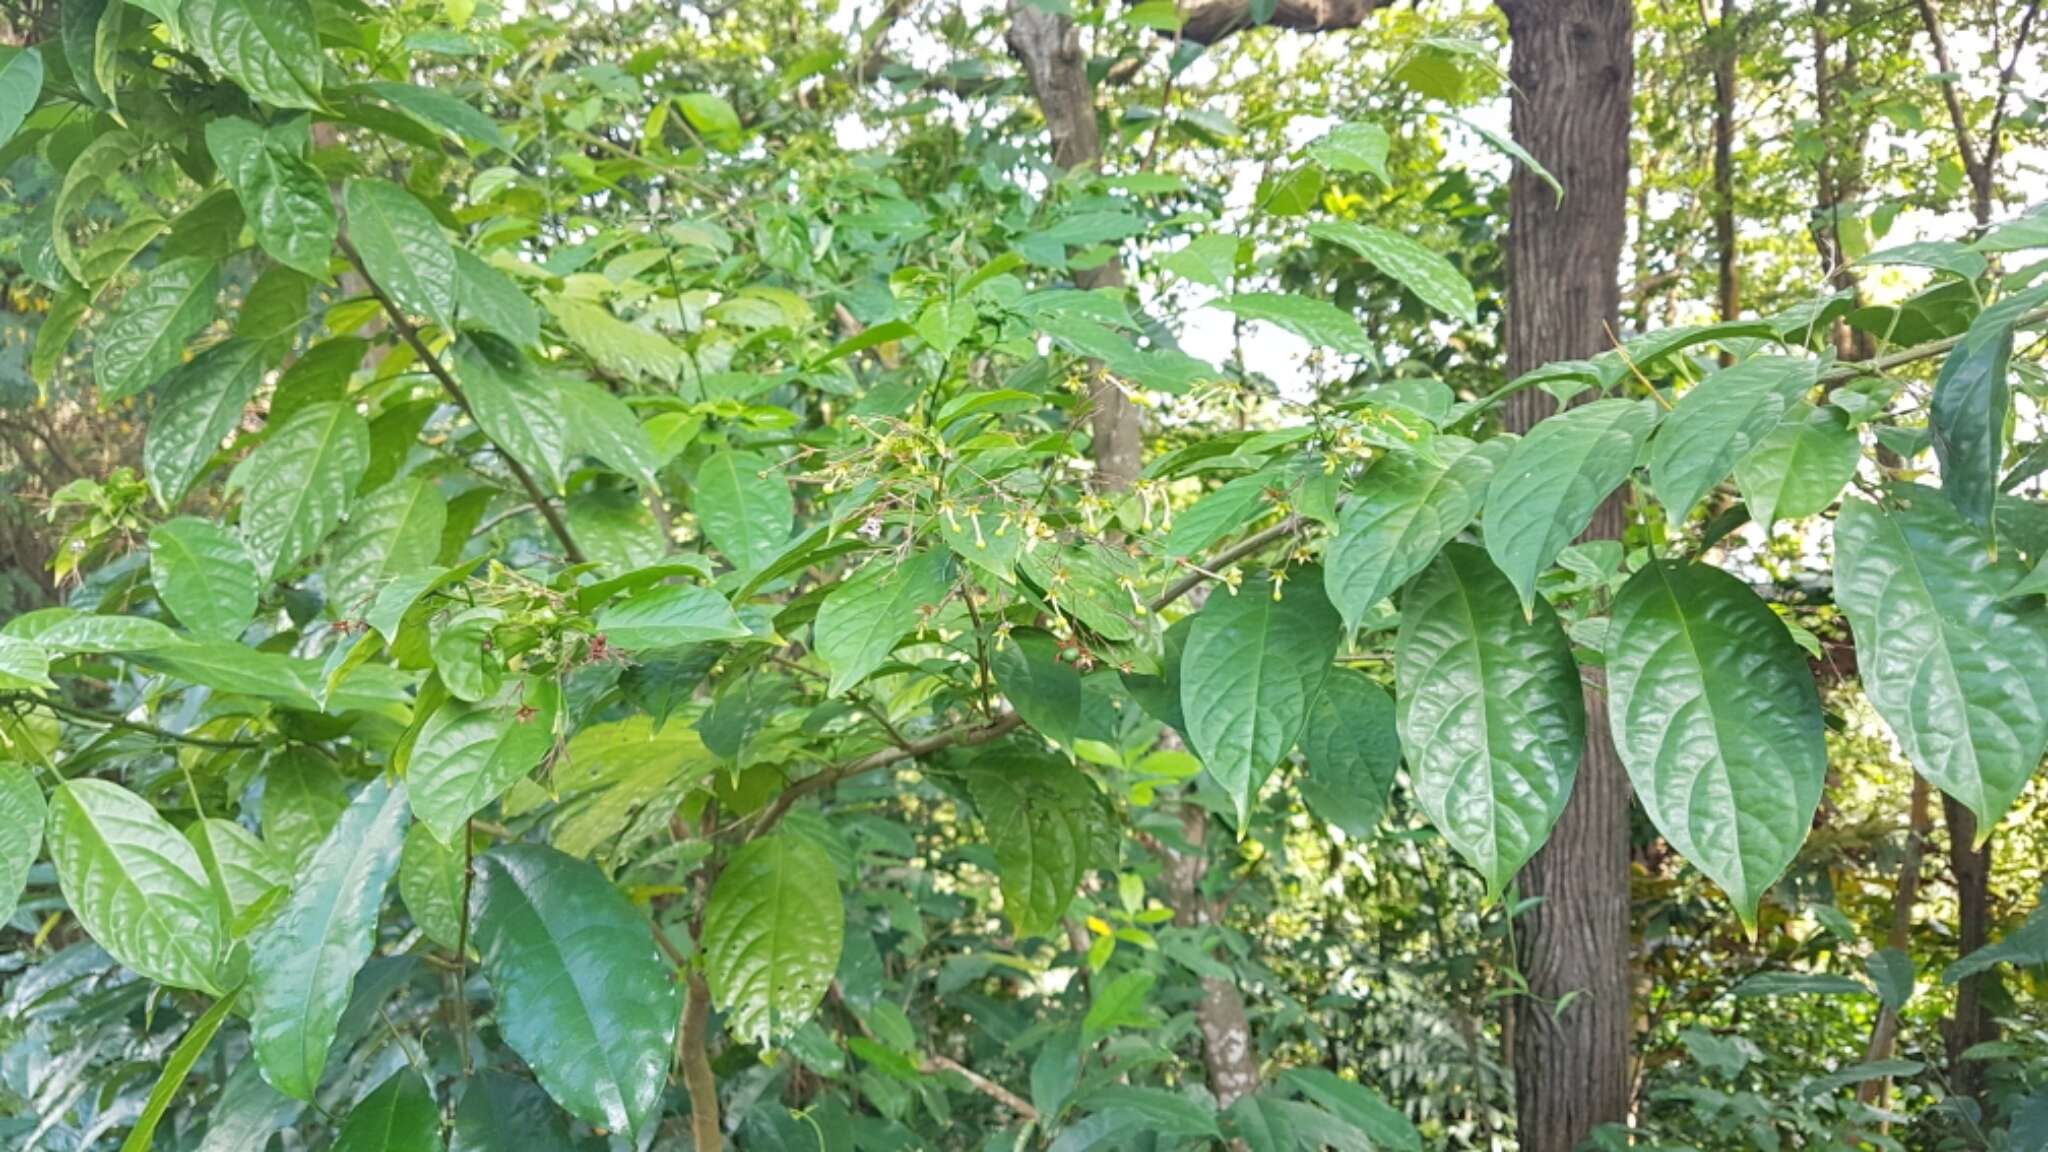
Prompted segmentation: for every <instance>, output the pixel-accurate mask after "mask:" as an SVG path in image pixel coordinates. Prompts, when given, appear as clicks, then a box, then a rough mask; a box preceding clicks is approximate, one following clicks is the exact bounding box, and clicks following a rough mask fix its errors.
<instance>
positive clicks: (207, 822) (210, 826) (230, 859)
mask: <svg viewBox="0 0 2048 1152" xmlns="http://www.w3.org/2000/svg"><path fill="white" fill-rule="evenodd" d="M185 839H187V840H189V841H191V842H192V850H193V851H195V852H197V853H199V862H200V864H202V865H204V866H205V868H206V878H207V880H208V881H209V882H211V883H212V884H213V894H214V898H215V899H216V900H217V901H219V903H220V909H221V922H222V923H223V924H226V925H227V926H228V936H229V938H231V939H240V938H242V937H243V936H246V935H247V934H248V933H249V930H250V929H251V928H254V927H255V926H256V925H257V924H259V923H261V922H262V921H263V920H264V919H265V918H266V917H267V916H268V915H269V914H270V913H271V912H272V911H273V910H274V909H275V908H276V906H277V904H278V902H279V901H280V900H282V899H283V898H284V896H285V893H286V892H287V890H288V889H289V888H290V886H291V874H290V873H289V872H287V871H285V862H284V857H283V856H281V855H280V854H279V853H278V851H277V850H276V849H274V848H272V847H271V846H270V845H268V844H265V843H264V842H263V841H261V840H259V839H257V838H256V834H255V833H254V832H251V831H249V830H248V829H247V828H244V827H242V826H241V825H240V824H237V823H235V822H234V821H232V820H223V819H221V818H219V817H217V816H214V817H208V818H206V819H203V820H195V821H193V822H192V824H191V826H189V827H187V828H186V829H185Z"/></svg>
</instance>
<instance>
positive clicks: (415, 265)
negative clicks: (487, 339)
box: [342, 179, 455, 328]
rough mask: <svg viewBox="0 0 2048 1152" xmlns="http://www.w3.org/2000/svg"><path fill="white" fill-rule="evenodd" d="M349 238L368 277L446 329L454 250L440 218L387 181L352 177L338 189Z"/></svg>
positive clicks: (394, 298)
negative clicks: (344, 186) (340, 192)
mask: <svg viewBox="0 0 2048 1152" xmlns="http://www.w3.org/2000/svg"><path fill="white" fill-rule="evenodd" d="M342 204H343V206H344V207H345V208H347V210H348V235H349V240H350V241H352V242H353V243H354V244H355V247H356V252H357V253H358V254H359V255H361V256H362V258H363V267H364V268H365V269H366V270H367V271H368V272H369V274H370V279H371V280H372V281H374V282H375V283H376V285H377V286H378V287H379V288H382V289H383V290H384V292H385V294H386V295H388V296H390V297H391V300H392V302H393V303H395V304H397V305H398V306H399V307H400V308H402V309H404V310H405V311H406V312H409V313H411V314H413V315H415V316H425V317H427V318H428V319H430V320H432V321H434V322H435V323H437V324H440V325H441V326H442V327H444V328H448V327H453V320H454V316H455V249H454V248H453V247H452V246H451V245H450V244H449V243H448V237H447V235H446V234H445V233H443V232H442V231H441V223H440V221H438V220H436V219H434V214H433V213H432V212H430V211H428V210H427V206H426V205H425V204H422V203H420V202H419V200H418V198H416V197H415V196H413V194H412V193H410V192H408V191H406V190H405V189H403V188H400V187H399V186H398V185H396V184H393V183H391V182H390V181H388V180H371V179H361V180H351V181H349V182H348V185H347V187H346V188H344V189H343V190H342Z"/></svg>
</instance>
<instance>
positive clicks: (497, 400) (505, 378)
mask: <svg viewBox="0 0 2048 1152" xmlns="http://www.w3.org/2000/svg"><path fill="white" fill-rule="evenodd" d="M455 372H456V375H457V376H459V377H460V378H461V380H462V387H463V391H464V393H465V394H467V396H468V397H469V411H470V415H471V416H472V417H474V418H475V420H476V424H477V427H478V428H480V429H482V430H483V434H484V435H485V436H488V437H489V438H490V441H491V443H492V444H495V445H497V446H498V448H500V449H501V450H503V451H505V452H506V453H509V454H510V455H511V457H512V458H513V459H514V460H517V461H519V462H520V463H521V464H524V465H526V466H527V467H528V468H531V469H533V470H534V471H536V472H538V473H540V474H541V475H542V476H544V477H547V478H548V479H549V480H550V481H552V482H553V485H554V486H555V487H557V488H559V487H560V486H561V483H562V477H563V475H564V474H565V473H566V472H567V470H568V458H569V421H568V417H567V415H566V413H564V411H563V409H562V400H561V396H560V395H559V394H558V393H557V392H556V390H555V388H554V386H553V384H552V383H551V382H549V381H547V380H545V379H543V378H542V377H541V376H540V375H539V374H538V373H537V372H535V371H534V368H533V365H532V364H530V363H528V362H527V359H526V356H525V354H524V353H522V352H520V351H519V350H518V349H517V348H514V347H512V346H511V345H509V344H506V343H504V342H503V341H500V340H498V339H497V338H496V337H493V336H471V337H465V338H463V340H462V341H461V343H459V344H457V345H456V349H455Z"/></svg>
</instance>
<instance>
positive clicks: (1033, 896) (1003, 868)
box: [967, 751, 1095, 936]
mask: <svg viewBox="0 0 2048 1152" xmlns="http://www.w3.org/2000/svg"><path fill="white" fill-rule="evenodd" d="M967 789H968V792H969V794H971V795H972V796H973V797H974V807H975V808H976V809H977V810H978V811H979V812H980V813H981V823H982V827H983V828H984V829H985V830H986V831H987V834H988V838H989V845H990V846H991V847H992V848H994V849H995V854H996V875H997V878H998V880H999V882H1000V885H1001V888H1002V893H1003V912H1004V914H1005V915H1007V916H1008V917H1009V918H1010V923H1011V924H1012V925H1013V926H1014V927H1015V928H1016V930H1017V934H1018V935H1019V936H1043V935H1045V934H1047V933H1050V932H1052V931H1053V930H1055V929H1057V928H1058V927H1059V926H1060V920H1061V918H1062V917H1064V916H1065V915H1066V911H1067V905H1069V904H1071V903H1072V902H1073V899H1074V892H1075V890H1076V889H1078V888H1079V887H1080V885H1081V880H1082V878H1083V877H1084V876H1086V875H1087V874H1088V870H1089V865H1090V863H1091V858H1092V856H1093V851H1092V845H1091V836H1092V830H1093V828H1094V823H1095V790H1094V789H1093V788H1092V787H1090V785H1089V784H1088V781H1087V779H1086V778H1085V777H1083V776H1082V775H1081V773H1080V772H1079V771H1078V770H1076V769H1074V768H1073V767H1071V766H1069V765H1067V764H1065V763H1062V762H1061V761H1059V760H1055V759H1052V758H1051V757H1048V756H1043V755H1038V754H1033V753H1026V752H1015V751H997V752H989V753H985V754H983V755H982V756H980V757H979V758H977V759H976V760H975V762H974V766H973V767H972V768H970V769H969V770H968V773H967Z"/></svg>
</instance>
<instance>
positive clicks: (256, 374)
mask: <svg viewBox="0 0 2048 1152" xmlns="http://www.w3.org/2000/svg"><path fill="white" fill-rule="evenodd" d="M263 368H264V365H263V349H262V346H261V345H259V344H258V343H256V342H255V341H253V340H230V341H228V342H227V343H225V344H217V345H215V346H213V347H212V348H209V349H207V350H206V351H204V352H201V353H200V354H199V355H198V356H196V357H194V358H193V359H192V360H191V361H190V362H189V363H187V364H185V365H183V366H182V367H179V368H176V369H173V370H172V372H171V374H170V376H168V377H167V378H165V380H164V382H163V386H162V387H160V388H158V389H157V397H156V411H155V413H154V414H153V415H152V416H151V417H150V422H149V438H148V440H147V441H145V442H144V444H143V446H142V467H143V471H144V472H145V473H147V474H148V476H149V487H150V491H152V492H153V493H155V495H156V499H157V503H159V504H162V505H163V506H164V507H166V508H176V507H177V506H178V503H179V501H181V500H183V499H184V496H185V492H186V490H187V489H189V488H190V487H191V486H192V482H193V481H194V480H197V479H199V477H200V476H202V475H204V474H205V472H206V470H207V468H208V466H209V464H210V462H211V461H212V460H213V458H214V456H215V455H216V454H218V453H219V451H220V447H221V442H222V441H223V440H224V439H226V438H227V437H228V436H229V435H230V434H232V433H233V432H234V431H235V428H236V427H237V426H238V425H239V424H240V423H241V421H242V412H243V410H244V409H246V408H248V406H249V401H250V400H252V399H254V398H255V396H256V388H257V386H258V385H260V384H261V383H262V382H263ZM174 610H175V609H174Z"/></svg>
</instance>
